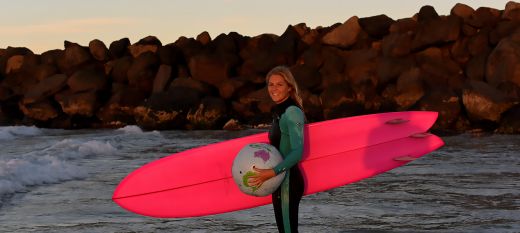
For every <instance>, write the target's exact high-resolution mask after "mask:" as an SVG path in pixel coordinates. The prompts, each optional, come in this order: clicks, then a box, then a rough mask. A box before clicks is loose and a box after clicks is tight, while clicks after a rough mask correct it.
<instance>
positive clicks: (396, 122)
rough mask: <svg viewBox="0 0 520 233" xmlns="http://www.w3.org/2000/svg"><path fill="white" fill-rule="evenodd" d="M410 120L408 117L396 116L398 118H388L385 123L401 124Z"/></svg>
mask: <svg viewBox="0 0 520 233" xmlns="http://www.w3.org/2000/svg"><path fill="white" fill-rule="evenodd" d="M409 121H410V120H406V119H403V118H396V119H392V120H388V121H386V122H385V123H386V124H389V125H399V124H403V123H406V122H409Z"/></svg>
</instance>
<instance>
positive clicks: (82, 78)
mask: <svg viewBox="0 0 520 233" xmlns="http://www.w3.org/2000/svg"><path fill="white" fill-rule="evenodd" d="M67 85H68V86H69V88H70V90H71V91H72V92H73V93H78V92H85V91H99V90H103V89H105V87H106V86H107V79H106V77H105V74H104V73H103V72H101V71H97V70H93V69H82V70H79V71H76V72H75V73H74V74H72V76H70V78H69V79H68V80H67Z"/></svg>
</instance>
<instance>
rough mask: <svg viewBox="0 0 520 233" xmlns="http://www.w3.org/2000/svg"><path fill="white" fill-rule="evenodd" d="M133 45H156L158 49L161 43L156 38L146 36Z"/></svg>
mask: <svg viewBox="0 0 520 233" xmlns="http://www.w3.org/2000/svg"><path fill="white" fill-rule="evenodd" d="M135 44H137V45H157V46H158V47H161V46H162V43H161V41H160V40H159V39H157V37H155V36H147V37H145V38H143V39H140V40H139V41H137V43H135Z"/></svg>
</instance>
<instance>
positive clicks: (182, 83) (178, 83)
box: [168, 77, 212, 95]
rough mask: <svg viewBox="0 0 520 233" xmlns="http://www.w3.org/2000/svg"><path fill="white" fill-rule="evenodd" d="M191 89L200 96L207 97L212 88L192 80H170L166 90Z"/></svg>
mask: <svg viewBox="0 0 520 233" xmlns="http://www.w3.org/2000/svg"><path fill="white" fill-rule="evenodd" d="M179 88H180V89H191V90H194V91H196V92H198V93H199V94H201V95H209V94H210V93H211V92H212V87H211V86H209V84H207V83H204V82H202V81H199V80H196V79H193V78H182V77H181V78H175V79H173V80H172V82H171V84H170V87H169V88H168V89H179Z"/></svg>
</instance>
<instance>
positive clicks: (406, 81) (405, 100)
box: [394, 68, 425, 111]
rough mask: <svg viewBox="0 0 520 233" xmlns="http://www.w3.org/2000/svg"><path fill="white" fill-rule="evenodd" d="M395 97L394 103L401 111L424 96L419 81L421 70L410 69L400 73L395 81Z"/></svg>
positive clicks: (421, 84) (421, 83)
mask: <svg viewBox="0 0 520 233" xmlns="http://www.w3.org/2000/svg"><path fill="white" fill-rule="evenodd" d="M396 88H397V96H395V97H394V100H395V102H396V103H397V105H398V106H399V108H398V110H399V111H403V110H407V109H409V108H410V107H412V106H413V105H414V104H415V103H417V101H419V100H420V99H421V98H422V97H423V96H424V94H425V90H424V87H423V82H422V79H421V70H420V69H419V68H412V69H410V70H408V71H406V72H404V73H402V74H401V75H400V76H399V78H398V79H397V85H396Z"/></svg>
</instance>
